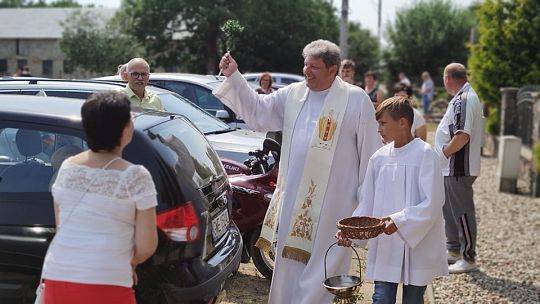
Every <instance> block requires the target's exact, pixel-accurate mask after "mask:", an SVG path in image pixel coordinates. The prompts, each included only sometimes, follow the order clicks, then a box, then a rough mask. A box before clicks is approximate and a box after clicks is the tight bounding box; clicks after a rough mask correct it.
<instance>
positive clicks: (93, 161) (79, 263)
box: [42, 91, 157, 304]
mask: <svg viewBox="0 0 540 304" xmlns="http://www.w3.org/2000/svg"><path fill="white" fill-rule="evenodd" d="M81 115H82V124H83V127H84V130H85V133H86V140H87V143H88V147H89V148H90V150H89V151H85V152H82V153H80V154H77V155H75V156H73V157H70V158H68V159H66V160H65V161H64V162H63V164H62V166H61V167H60V169H59V171H58V176H57V178H56V181H55V183H54V185H53V186H52V195H53V197H54V211H55V217H56V226H57V227H58V229H57V234H56V236H55V239H54V241H53V242H52V243H51V245H50V248H49V251H48V252H47V255H46V257H45V262H44V265H43V274H42V278H43V279H44V285H45V290H44V292H43V294H42V296H43V299H44V302H45V303H46V304H49V303H52V304H63V303H70V304H79V303H80V304H82V303H84V304H86V303H122V304H123V303H135V296H134V292H133V289H132V286H133V285H134V284H136V283H137V279H136V275H135V267H136V265H137V264H140V263H142V262H144V261H145V260H146V259H148V258H149V257H150V256H151V255H152V254H153V253H154V251H155V250H156V247H157V231H156V211H155V206H156V205H157V197H156V189H155V185H154V183H153V181H152V177H151V175H150V173H149V172H148V171H147V170H146V169H145V168H144V167H143V166H140V165H133V164H131V163H129V162H127V161H125V160H123V159H122V151H123V149H124V147H126V146H127V145H128V144H129V142H130V141H131V139H132V136H133V122H132V117H131V113H130V102H129V100H128V98H127V97H126V96H125V95H124V94H123V93H120V92H112V91H110V92H101V93H96V94H93V95H92V96H90V97H89V98H88V100H87V101H86V102H85V103H84V104H83V106H82V109H81Z"/></svg>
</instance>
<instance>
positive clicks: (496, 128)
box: [486, 107, 501, 135]
mask: <svg viewBox="0 0 540 304" xmlns="http://www.w3.org/2000/svg"><path fill="white" fill-rule="evenodd" d="M486 132H488V133H489V134H491V135H499V134H500V132H501V111H500V110H499V108H498V107H495V108H492V109H491V111H490V112H489V115H488V117H487V121H486Z"/></svg>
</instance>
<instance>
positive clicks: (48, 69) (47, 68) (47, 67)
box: [43, 60, 53, 77]
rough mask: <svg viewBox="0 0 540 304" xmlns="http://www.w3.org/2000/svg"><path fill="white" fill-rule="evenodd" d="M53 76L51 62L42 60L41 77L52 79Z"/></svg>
mask: <svg viewBox="0 0 540 304" xmlns="http://www.w3.org/2000/svg"><path fill="white" fill-rule="evenodd" d="M52 75H53V61H52V60H43V76H46V77H52Z"/></svg>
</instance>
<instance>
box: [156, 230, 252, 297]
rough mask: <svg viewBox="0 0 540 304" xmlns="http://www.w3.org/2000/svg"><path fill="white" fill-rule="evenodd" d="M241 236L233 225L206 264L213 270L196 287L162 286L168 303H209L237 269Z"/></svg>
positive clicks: (240, 249)
mask: <svg viewBox="0 0 540 304" xmlns="http://www.w3.org/2000/svg"><path fill="white" fill-rule="evenodd" d="M242 246H243V244H242V236H241V234H240V231H239V230H238V228H237V227H236V226H235V225H233V226H231V228H230V229H229V232H228V233H227V235H226V240H225V241H224V245H223V246H222V248H221V249H220V250H219V251H218V252H216V253H215V254H214V256H213V257H212V258H210V259H209V260H208V261H206V263H207V264H208V265H209V266H211V267H212V268H213V270H215V274H214V275H213V276H211V277H208V278H207V279H206V280H205V281H204V282H201V283H200V284H198V285H197V286H191V287H177V286H174V285H171V284H165V285H163V286H162V287H163V292H164V294H165V298H166V299H167V302H168V303H186V302H190V301H209V300H211V299H213V298H215V297H216V296H218V294H219V293H220V292H221V291H222V289H223V287H224V285H225V282H226V280H227V279H228V278H229V277H230V276H231V275H232V274H233V273H234V272H235V271H236V270H237V269H238V267H239V265H240V260H241V257H242Z"/></svg>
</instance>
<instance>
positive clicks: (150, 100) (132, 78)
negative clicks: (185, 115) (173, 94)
mask: <svg viewBox="0 0 540 304" xmlns="http://www.w3.org/2000/svg"><path fill="white" fill-rule="evenodd" d="M123 73H125V74H124V77H125V78H126V79H127V82H128V84H127V85H126V88H125V89H124V92H125V93H126V95H127V96H128V98H129V101H131V105H132V106H136V107H141V108H145V109H153V110H159V111H163V105H162V104H161V100H160V99H159V97H158V96H157V95H156V94H154V93H152V92H150V91H149V90H147V89H146V86H147V85H148V80H149V79H150V65H148V62H146V60H144V59H142V58H133V59H131V60H130V61H129V62H128V63H127V68H126V70H125V71H124V72H123Z"/></svg>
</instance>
